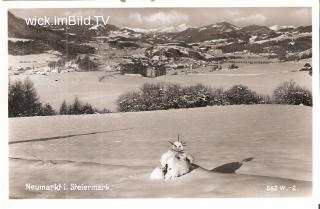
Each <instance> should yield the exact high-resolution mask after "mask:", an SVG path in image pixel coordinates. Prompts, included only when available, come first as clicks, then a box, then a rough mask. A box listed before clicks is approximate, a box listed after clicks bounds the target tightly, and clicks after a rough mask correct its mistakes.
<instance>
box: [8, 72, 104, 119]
mask: <svg viewBox="0 0 320 209" xmlns="http://www.w3.org/2000/svg"><path fill="white" fill-rule="evenodd" d="M8 111H9V117H28V116H48V115H82V114H96V113H109V112H110V111H109V110H107V109H103V110H99V109H97V108H94V107H93V106H92V105H90V104H88V103H83V102H81V101H80V100H79V99H78V98H77V97H76V98H75V99H74V101H73V102H72V103H71V104H67V103H66V101H63V102H62V104H61V106H60V108H59V111H56V110H54V109H53V108H52V106H51V105H50V104H48V103H46V104H42V103H41V102H40V99H39V96H38V94H37V91H36V89H35V87H34V85H33V83H32V81H31V80H29V79H28V78H27V79H25V80H24V81H23V82H22V81H19V80H18V81H15V82H13V83H9V89H8Z"/></svg>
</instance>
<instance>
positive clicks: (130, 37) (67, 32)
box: [8, 12, 312, 50]
mask: <svg viewBox="0 0 320 209" xmlns="http://www.w3.org/2000/svg"><path fill="white" fill-rule="evenodd" d="M93 24H94V25H74V26H68V27H66V26H53V25H50V26H48V27H42V26H30V25H26V22H25V20H24V19H22V18H19V17H16V16H15V15H13V14H12V13H10V12H8V37H9V38H22V39H31V40H41V41H44V42H47V43H52V42H61V41H68V43H86V42H88V41H90V40H95V39H96V38H100V39H105V40H106V41H107V42H117V43H120V42H121V43H123V42H133V43H134V44H132V43H131V44H129V45H126V44H124V45H120V46H121V47H126V46H136V47H139V46H140V45H141V43H143V44H147V45H148V44H149V45H154V44H166V43H169V42H171V43H172V42H181V43H187V44H188V43H189V44H192V43H203V42H210V41H211V42H214V41H217V40H224V44H225V45H228V44H229V45H230V44H233V45H235V44H236V45H239V44H240V45H241V44H242V45H253V44H260V45H262V44H266V43H273V44H275V43H274V42H279V41H280V42H281V41H286V42H288V43H289V42H290V41H293V40H300V39H301V40H302V41H303V43H307V42H308V41H310V43H311V36H312V35H311V32H312V26H300V27H288V26H272V27H267V26H261V25H248V26H244V27H239V26H236V25H233V24H231V23H229V22H225V21H224V22H218V23H215V24H210V25H206V26H201V27H189V26H187V25H186V24H182V25H179V26H177V27H166V28H156V29H138V28H128V27H124V28H120V27H117V26H115V25H111V24H107V25H103V24H101V23H96V22H93ZM118 46H119V45H118ZM308 47H309V48H310V47H311V44H308V46H304V47H303V50H305V49H307V48H308Z"/></svg>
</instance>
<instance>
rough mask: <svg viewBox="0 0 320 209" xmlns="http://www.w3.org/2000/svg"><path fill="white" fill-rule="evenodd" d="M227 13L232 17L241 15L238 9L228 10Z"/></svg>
mask: <svg viewBox="0 0 320 209" xmlns="http://www.w3.org/2000/svg"><path fill="white" fill-rule="evenodd" d="M226 12H227V14H228V15H229V16H231V17H234V16H238V15H239V14H240V12H239V10H237V9H227V10H226Z"/></svg>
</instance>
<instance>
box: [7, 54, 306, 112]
mask: <svg viewBox="0 0 320 209" xmlns="http://www.w3.org/2000/svg"><path fill="white" fill-rule="evenodd" d="M307 61H310V60H301V61H300V62H298V63H294V62H285V63H272V64H252V65H250V64H241V65H239V66H240V68H239V69H238V70H232V71H217V72H212V73H197V74H179V75H166V76H160V77H157V78H144V77H141V76H137V75H119V74H115V73H106V72H73V73H65V74H49V76H42V75H29V78H30V79H31V80H32V81H33V82H34V84H35V87H36V89H37V91H38V93H39V95H40V99H41V101H42V102H43V103H46V102H48V103H50V104H51V105H52V106H53V107H54V108H55V109H58V108H59V107H60V105H61V103H62V102H63V100H66V101H67V102H71V101H72V100H73V99H74V98H75V97H76V96H77V97H79V98H80V100H82V101H84V102H89V103H90V104H92V105H94V106H96V107H98V108H100V109H102V108H108V109H110V110H112V111H116V104H115V101H116V100H117V98H118V97H119V95H121V94H123V93H124V92H128V91H132V90H138V89H139V88H140V87H141V86H142V85H143V84H144V83H157V82H172V83H179V84H181V85H194V84H197V83H202V84H205V85H209V86H212V87H225V88H229V87H231V86H233V85H235V84H243V85H247V86H249V88H250V89H252V90H254V91H256V92H258V93H262V94H269V95H271V94H272V91H273V90H274V89H275V88H276V87H277V86H278V85H279V84H280V83H282V82H284V81H289V80H291V79H292V80H294V81H295V82H296V83H298V84H299V85H301V86H305V87H306V88H308V89H309V90H311V89H312V85H311V80H312V79H311V76H309V75H308V73H307V72H292V71H295V70H299V69H300V68H302V67H303V65H304V64H305V63H306V62H307ZM25 77H27V76H26V75H15V76H10V79H11V80H15V79H24V78H25Z"/></svg>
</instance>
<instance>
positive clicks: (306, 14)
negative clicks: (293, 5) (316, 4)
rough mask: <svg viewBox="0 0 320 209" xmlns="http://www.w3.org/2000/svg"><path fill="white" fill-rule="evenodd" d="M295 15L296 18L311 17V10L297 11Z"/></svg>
mask: <svg viewBox="0 0 320 209" xmlns="http://www.w3.org/2000/svg"><path fill="white" fill-rule="evenodd" d="M294 13H295V15H296V16H298V17H302V18H303V17H309V16H310V15H311V10H310V9H307V8H302V9H298V10H296V11H295V12H294Z"/></svg>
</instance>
